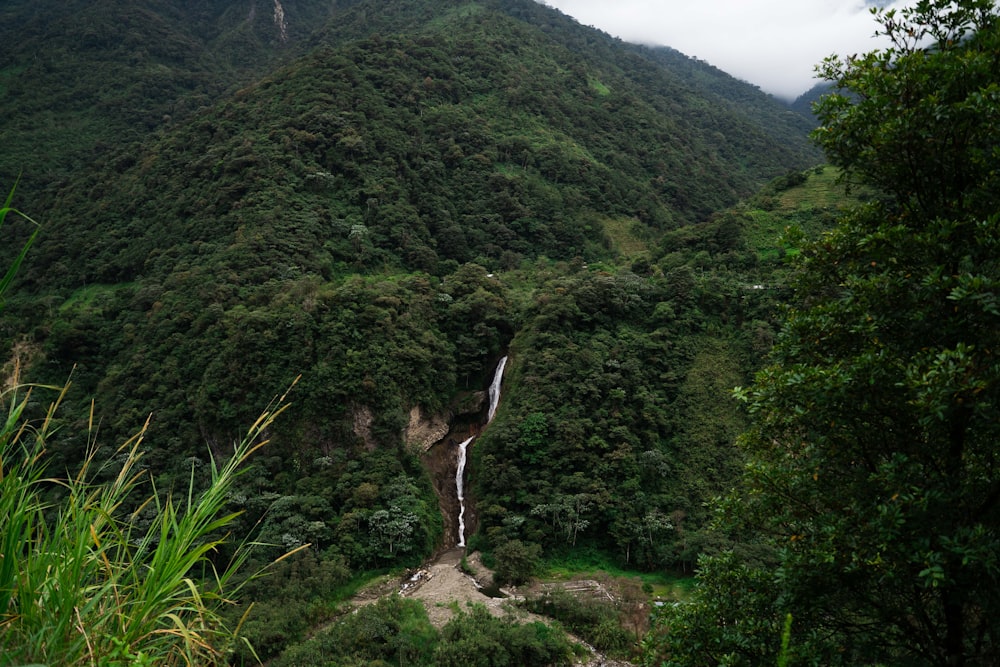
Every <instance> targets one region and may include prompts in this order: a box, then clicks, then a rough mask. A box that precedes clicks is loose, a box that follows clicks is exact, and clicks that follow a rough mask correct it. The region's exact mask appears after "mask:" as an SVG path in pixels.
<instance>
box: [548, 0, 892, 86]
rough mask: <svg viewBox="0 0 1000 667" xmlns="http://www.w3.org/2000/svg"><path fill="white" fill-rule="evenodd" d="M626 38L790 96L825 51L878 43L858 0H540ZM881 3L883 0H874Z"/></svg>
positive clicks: (810, 79)
mask: <svg viewBox="0 0 1000 667" xmlns="http://www.w3.org/2000/svg"><path fill="white" fill-rule="evenodd" d="M544 4H547V5H549V6H550V7H555V8H556V9H558V10H560V11H561V12H563V13H564V14H568V15H570V16H572V17H574V18H575V19H576V20H577V21H579V22H580V23H582V24H584V25H592V26H594V27H596V28H599V29H601V30H603V31H605V32H607V33H610V34H612V35H614V36H616V37H620V38H621V39H624V40H626V41H629V42H640V43H644V44H659V45H665V46H670V47H673V48H675V49H677V50H678V51H681V52H682V53H685V54H687V55H689V56H693V57H696V58H699V59H701V60H705V61H707V62H709V63H711V64H712V65H715V66H716V67H718V68H719V69H722V70H724V71H726V72H728V73H729V74H732V75H733V76H736V77H738V78H740V79H743V80H745V81H749V82H751V83H753V84H756V85H758V86H760V87H761V88H762V89H763V90H765V91H767V92H769V93H772V94H774V95H777V96H778V97H783V98H786V99H792V98H794V97H796V96H798V95H800V94H802V93H803V92H805V91H806V90H808V89H809V88H811V87H812V86H813V85H814V84H815V83H816V82H817V80H816V79H815V78H814V77H815V69H814V68H815V66H816V65H817V64H818V63H820V62H821V61H822V60H823V58H825V57H827V56H829V55H832V54H838V55H850V54H853V53H863V52H866V51H871V50H873V49H876V48H880V47H881V46H883V45H884V44H883V43H882V42H880V41H878V40H876V39H874V38H873V35H874V32H875V29H876V27H877V25H876V23H875V21H874V18H873V17H872V16H871V14H870V13H869V11H868V7H867V6H866V5H867V4H872V3H870V2H869V3H866V2H865V0H545V2H544ZM881 4H885V3H881Z"/></svg>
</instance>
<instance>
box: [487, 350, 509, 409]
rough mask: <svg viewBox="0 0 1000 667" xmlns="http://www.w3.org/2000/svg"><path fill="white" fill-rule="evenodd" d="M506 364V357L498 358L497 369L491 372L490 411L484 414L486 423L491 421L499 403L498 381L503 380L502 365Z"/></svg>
mask: <svg viewBox="0 0 1000 667" xmlns="http://www.w3.org/2000/svg"><path fill="white" fill-rule="evenodd" d="M506 365H507V357H504V358H503V359H501V360H500V363H499V364H497V370H496V372H495V373H494V374H493V382H491V383H490V411H489V413H487V415H486V423H487V424H489V423H490V422H491V421H493V415H495V414H496V413H497V404H498V403H500V381H501V380H503V367H504V366H506Z"/></svg>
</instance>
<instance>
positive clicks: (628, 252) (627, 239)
mask: <svg viewBox="0 0 1000 667" xmlns="http://www.w3.org/2000/svg"><path fill="white" fill-rule="evenodd" d="M601 225H602V226H603V228H604V233H605V234H607V235H608V238H610V239H611V243H612V245H613V247H614V249H615V251H616V252H617V253H619V254H620V255H623V256H625V257H629V258H634V257H636V256H638V255H643V254H646V253H648V252H649V246H647V245H646V241H644V240H643V239H642V238H641V237H640V236H639V235H638V233H637V231H638V230H639V227H640V223H639V221H638V220H636V219H635V218H624V217H622V218H603V219H602V220H601Z"/></svg>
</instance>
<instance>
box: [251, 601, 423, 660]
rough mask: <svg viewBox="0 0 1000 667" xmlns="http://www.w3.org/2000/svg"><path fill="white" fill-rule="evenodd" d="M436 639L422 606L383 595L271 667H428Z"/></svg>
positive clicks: (416, 602) (324, 630)
mask: <svg viewBox="0 0 1000 667" xmlns="http://www.w3.org/2000/svg"><path fill="white" fill-rule="evenodd" d="M437 641H438V635H437V631H436V630H435V629H434V627H433V626H431V624H430V622H429V621H428V620H427V612H426V610H425V609H424V607H423V605H422V604H421V603H420V602H418V601H416V600H409V599H406V598H401V597H399V596H398V595H393V596H385V597H382V598H380V599H379V600H378V601H376V602H374V603H373V604H370V605H365V606H362V607H359V608H358V609H357V610H356V611H354V612H353V613H350V614H347V615H345V616H343V617H341V618H339V619H337V620H335V621H334V622H333V623H331V624H330V625H328V626H326V627H325V628H324V629H323V630H322V631H321V632H319V633H317V634H316V635H315V636H314V637H312V638H310V639H309V640H308V641H306V642H303V643H302V644H300V645H298V646H296V647H294V648H291V649H289V650H287V651H285V652H284V653H283V654H282V655H281V656H280V657H279V658H278V659H276V660H275V661H273V662H272V663H270V664H273V665H275V667H298V666H302V667H305V666H307V665H308V666H309V667H312V666H313V665H338V666H339V665H368V664H390V665H398V664H406V665H430V664H433V663H432V662H431V656H432V655H433V651H434V647H435V645H436V643H437Z"/></svg>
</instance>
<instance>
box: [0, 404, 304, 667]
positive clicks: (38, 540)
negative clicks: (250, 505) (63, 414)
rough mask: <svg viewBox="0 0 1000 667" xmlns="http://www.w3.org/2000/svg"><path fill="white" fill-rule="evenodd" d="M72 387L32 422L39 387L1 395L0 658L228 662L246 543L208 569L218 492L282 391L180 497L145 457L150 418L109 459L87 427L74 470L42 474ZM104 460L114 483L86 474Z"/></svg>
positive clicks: (220, 539) (223, 493)
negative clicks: (156, 477)
mask: <svg viewBox="0 0 1000 667" xmlns="http://www.w3.org/2000/svg"><path fill="white" fill-rule="evenodd" d="M67 388H68V385H67V386H66V387H63V388H62V389H61V390H59V393H58V397H57V399H56V400H55V401H53V403H52V405H51V407H50V408H49V410H48V414H47V415H46V416H45V418H44V419H42V420H40V423H31V422H30V421H28V420H27V419H25V417H24V412H25V407H26V406H27V405H28V401H29V397H30V393H31V391H37V390H38V389H39V388H37V387H36V388H32V389H28V390H27V391H25V388H23V387H19V386H16V385H15V388H14V389H11V390H8V391H6V392H4V393H3V394H2V395H0V398H2V403H3V404H4V405H5V406H6V407H7V416H6V420H5V421H4V422H3V423H2V427H0V429H2V430H0V549H2V551H0V646H2V647H3V651H0V665H27V664H46V665H67V666H72V665H102V666H103V665H109V666H111V667H115V666H119V665H121V666H124V665H129V666H136V665H153V664H155V665H180V664H184V665H211V664H218V663H220V662H224V659H225V655H226V652H227V650H228V649H230V648H231V647H232V645H233V642H234V641H235V640H236V637H237V635H238V630H239V628H238V627H237V628H229V627H226V624H225V623H223V621H222V617H221V610H222V607H223V606H224V605H225V604H226V603H227V596H231V595H233V594H234V593H235V592H236V591H237V590H238V586H234V585H233V575H234V574H235V573H236V572H237V570H238V569H239V568H240V567H241V566H243V565H244V564H245V562H246V559H247V557H248V556H249V554H250V552H251V549H252V548H253V546H254V545H253V544H252V543H249V542H246V541H243V542H241V543H240V544H238V545H237V546H236V547H235V548H233V549H232V552H233V553H234V556H232V558H231V559H230V560H229V561H228V562H227V563H225V564H224V565H223V566H221V567H218V568H217V567H216V566H215V564H214V561H215V560H216V559H217V558H218V549H219V547H220V546H221V545H222V544H223V543H225V542H228V541H230V539H231V536H230V535H229V534H228V533H227V529H228V527H229V526H230V524H231V523H232V521H233V519H234V518H235V517H236V516H237V514H234V513H227V512H225V504H226V498H227V494H228V493H229V491H230V489H231V488H232V485H233V482H234V480H235V479H236V478H237V477H238V476H239V474H240V473H241V472H242V471H243V470H245V468H246V466H245V464H246V463H247V460H248V459H249V458H250V457H251V455H252V454H253V453H254V452H255V451H256V450H258V449H259V448H260V447H262V446H264V444H265V443H266V439H265V434H266V432H267V430H268V428H269V427H270V426H271V425H272V423H273V422H274V420H275V418H277V416H278V415H279V414H280V413H281V412H282V411H284V409H285V408H286V407H287V404H286V403H285V401H284V399H285V397H284V396H282V397H281V398H279V399H276V400H275V401H274V402H273V403H272V405H270V406H269V407H268V409H267V410H265V411H264V413H263V414H262V415H261V416H260V418H258V420H257V421H256V423H254V425H253V426H252V427H251V428H250V429H249V431H248V433H247V436H246V437H245V438H244V439H243V441H242V442H240V443H239V444H238V445H236V446H235V447H234V451H233V453H232V456H231V457H230V458H229V459H228V460H227V461H224V462H217V461H216V460H214V458H213V459H212V461H211V480H210V483H209V484H208V485H207V487H206V488H205V489H204V490H203V491H200V492H198V493H196V492H195V485H194V480H193V478H192V479H191V480H190V481H189V483H188V488H187V492H186V494H184V495H183V496H182V497H180V498H177V497H176V496H173V495H170V494H166V495H162V494H160V493H158V492H157V490H156V488H155V487H154V485H153V484H152V481H151V480H150V478H149V476H148V474H147V473H146V471H145V470H144V469H143V467H142V456H143V454H142V441H143V437H144V434H145V430H146V429H145V427H143V428H142V429H141V430H140V431H139V432H138V433H137V434H136V435H135V436H133V437H132V438H131V439H129V440H128V441H127V442H125V443H124V444H123V445H122V446H121V447H120V448H119V449H118V451H117V452H116V455H115V456H114V457H112V458H111V459H110V460H109V461H108V462H105V463H100V462H99V461H98V460H97V451H98V449H97V447H96V445H95V439H94V438H93V437H89V438H88V441H89V443H90V445H89V446H88V453H87V455H86V457H85V459H84V462H83V463H82V465H81V466H80V469H79V471H78V472H77V473H76V474H75V475H72V476H69V475H67V476H61V477H58V476H49V475H48V474H47V471H46V461H45V447H46V442H47V441H49V440H50V439H51V438H52V437H54V434H53V431H54V428H53V425H54V416H55V414H56V411H57V410H58V407H59V404H60V402H61V400H62V398H63V396H65V393H66V389H67ZM90 433H91V434H93V433H94V429H93V419H91V425H90ZM112 461H113V462H114V463H113V464H112V463H111V462H112ZM111 465H114V466H115V471H114V472H113V474H112V476H111V481H109V482H105V483H102V484H98V483H96V482H94V481H93V480H94V479H95V478H96V477H97V474H96V473H97V472H99V471H100V470H99V468H100V467H101V466H103V467H105V468H106V469H105V470H103V471H100V472H103V473H105V475H106V476H107V473H109V470H108V469H107V466H111ZM50 498H55V500H49V499H50ZM149 507H153V508H155V510H156V512H155V518H154V519H153V520H152V522H151V523H150V524H148V525H146V524H143V527H141V528H140V527H139V522H138V517H139V513H140V512H141V511H143V510H144V509H147V508H149ZM125 508H129V509H125ZM147 514H148V512H147ZM258 574H259V573H258Z"/></svg>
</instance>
